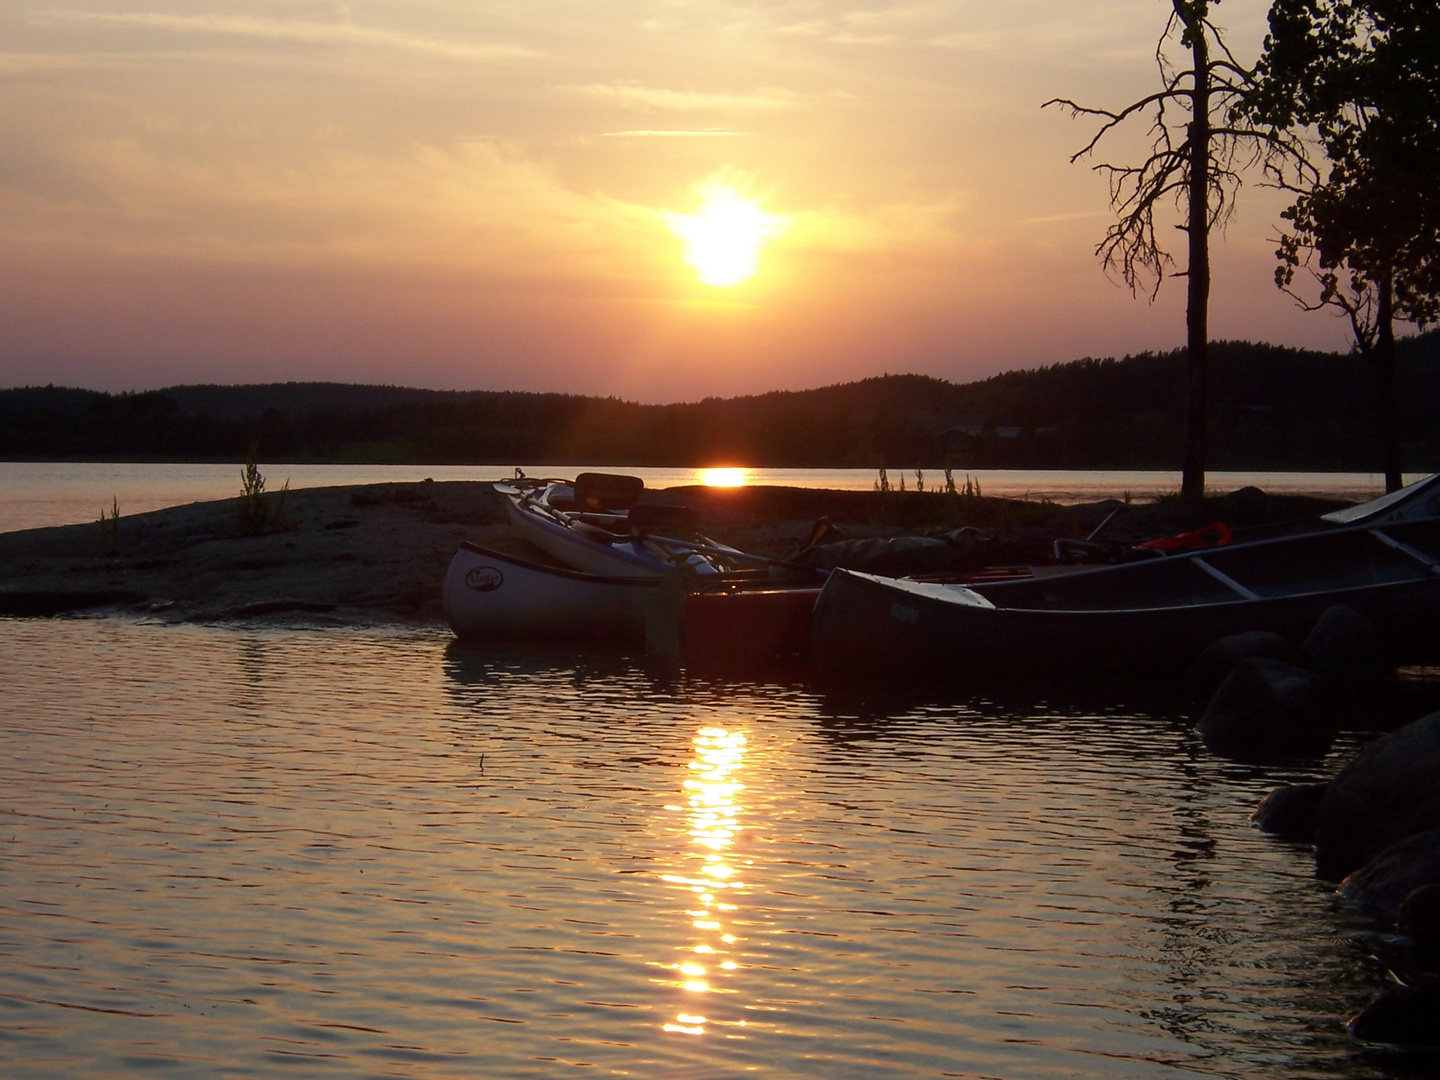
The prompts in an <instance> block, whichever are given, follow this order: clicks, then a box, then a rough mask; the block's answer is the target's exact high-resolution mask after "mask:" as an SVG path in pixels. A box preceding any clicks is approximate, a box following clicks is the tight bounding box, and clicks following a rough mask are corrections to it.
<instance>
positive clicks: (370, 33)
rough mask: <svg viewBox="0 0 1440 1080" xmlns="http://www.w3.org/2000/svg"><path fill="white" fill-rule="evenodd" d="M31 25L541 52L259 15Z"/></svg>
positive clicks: (66, 16)
mask: <svg viewBox="0 0 1440 1080" xmlns="http://www.w3.org/2000/svg"><path fill="white" fill-rule="evenodd" d="M31 22H32V23H37V24H41V25H44V24H52V25H53V24H61V25H72V26H74V25H81V24H88V25H101V26H118V27H135V28H140V29H147V30H163V31H166V32H169V33H177V34H224V35H228V36H231V37H248V38H259V39H262V40H266V41H294V42H300V43H302V44H307V45H365V46H372V47H380V48H389V49H400V50H405V51H408V52H421V53H429V54H431V55H437V56H448V57H452V58H454V59H458V60H481V61H495V60H520V59H530V58H533V57H536V56H538V55H539V54H538V53H536V52H534V51H533V50H531V49H526V48H523V47H521V46H519V45H498V44H479V43H472V42H463V41H442V40H439V39H437V38H428V37H421V36H419V35H417V34H406V33H401V32H398V31H394V30H383V29H380V28H377V27H372V26H358V25H356V24H354V23H322V22H305V21H300V20H280V19H256V18H249V17H246V16H237V15H166V14H163V13H160V12H113V13H105V12H87V11H46V12H37V13H36V14H35V15H34V16H32V17H31Z"/></svg>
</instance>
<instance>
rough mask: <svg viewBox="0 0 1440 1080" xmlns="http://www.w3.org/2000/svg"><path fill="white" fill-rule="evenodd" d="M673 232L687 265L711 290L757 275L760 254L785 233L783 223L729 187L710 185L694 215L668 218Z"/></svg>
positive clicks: (738, 282) (716, 181) (716, 182)
mask: <svg viewBox="0 0 1440 1080" xmlns="http://www.w3.org/2000/svg"><path fill="white" fill-rule="evenodd" d="M669 221H670V229H671V231H672V232H674V233H675V235H676V236H678V237H680V239H681V240H683V241H684V242H685V262H686V264H687V265H689V266H692V267H694V268H695V272H696V274H697V276H698V277H699V278H700V281H701V282H702V283H704V284H706V285H715V286H718V287H720V288H728V287H730V286H732V285H739V284H740V283H741V282H742V281H748V280H749V279H750V278H752V277H754V276H755V271H756V270H757V269H759V265H760V249H761V248H762V247H763V246H764V244H765V241H766V240H768V239H769V238H770V237H772V236H774V235H775V234H776V233H778V232H779V231H780V227H781V224H782V220H781V219H780V218H777V217H773V216H771V215H770V214H767V213H765V211H763V210H762V209H760V206H759V204H758V203H756V202H755V201H754V200H753V199H749V198H747V197H746V196H744V195H743V194H741V193H740V192H738V191H736V190H735V189H734V188H733V187H731V186H730V185H729V184H726V183H724V182H722V181H719V180H711V181H709V182H708V183H706V184H705V186H704V187H703V188H701V189H700V209H699V211H698V212H697V213H695V214H671V215H669Z"/></svg>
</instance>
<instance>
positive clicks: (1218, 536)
mask: <svg viewBox="0 0 1440 1080" xmlns="http://www.w3.org/2000/svg"><path fill="white" fill-rule="evenodd" d="M1234 539H1235V537H1234V536H1233V535H1232V534H1231V532H1230V528H1229V526H1227V525H1226V524H1225V523H1224V522H1223V521H1212V522H1211V523H1210V524H1209V525H1206V526H1205V527H1204V528H1203V529H1194V530H1192V531H1191V532H1183V533H1177V534H1176V535H1174V536H1167V537H1164V538H1163V539H1160V540H1146V541H1145V542H1144V543H1143V544H1136V545H1135V546H1136V547H1142V548H1149V549H1150V550H1151V551H1165V552H1171V551H1191V550H1193V549H1195V548H1212V547H1224V546H1225V545H1226V544H1228V543H1230V541H1232V540H1234Z"/></svg>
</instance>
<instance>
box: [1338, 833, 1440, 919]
mask: <svg viewBox="0 0 1440 1080" xmlns="http://www.w3.org/2000/svg"><path fill="white" fill-rule="evenodd" d="M1436 884H1440V832H1436V831H1431V832H1423V833H1416V834H1415V835H1414V836H1407V837H1406V838H1405V839H1404V840H1397V841H1396V842H1395V843H1393V844H1391V845H1390V846H1389V847H1387V848H1386V849H1385V850H1384V851H1382V852H1381V853H1380V854H1379V855H1376V856H1375V858H1373V859H1371V860H1370V861H1369V862H1368V863H1366V864H1365V865H1364V866H1362V867H1361V868H1360V869H1359V870H1356V871H1355V872H1354V873H1353V874H1351V875H1349V876H1348V877H1347V878H1346V879H1345V880H1344V881H1342V882H1341V883H1340V895H1341V896H1343V897H1344V898H1345V899H1346V900H1349V901H1350V902H1351V903H1352V904H1358V905H1359V906H1360V907H1362V908H1364V909H1365V910H1366V911H1368V912H1370V913H1371V914H1372V915H1379V916H1381V917H1383V918H1386V919H1389V920H1391V921H1395V920H1398V919H1399V917H1400V905H1401V904H1403V903H1404V902H1405V900H1406V898H1407V897H1409V895H1410V894H1411V893H1413V892H1414V891H1415V890H1416V889H1419V888H1421V887H1422V886H1425V885H1436Z"/></svg>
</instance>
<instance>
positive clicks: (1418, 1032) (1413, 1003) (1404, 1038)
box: [1346, 980, 1440, 1046]
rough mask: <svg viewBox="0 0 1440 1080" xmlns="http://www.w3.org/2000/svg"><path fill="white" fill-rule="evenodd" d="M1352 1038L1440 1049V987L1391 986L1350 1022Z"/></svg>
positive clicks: (1430, 984) (1428, 982)
mask: <svg viewBox="0 0 1440 1080" xmlns="http://www.w3.org/2000/svg"><path fill="white" fill-rule="evenodd" d="M1346 1027H1348V1028H1349V1029H1350V1034H1351V1035H1353V1036H1355V1038H1357V1039H1364V1040H1366V1041H1367V1042H1383V1043H1395V1044H1397V1045H1400V1046H1440V986H1437V985H1436V984H1435V983H1434V982H1433V981H1428V980H1427V981H1426V982H1423V983H1416V984H1414V985H1411V986H1392V987H1389V988H1387V989H1386V990H1385V992H1384V993H1382V994H1381V995H1380V996H1379V997H1378V998H1376V999H1375V1000H1374V1001H1372V1002H1371V1003H1370V1004H1369V1005H1366V1006H1365V1008H1363V1009H1361V1010H1360V1011H1359V1012H1358V1013H1356V1014H1355V1015H1354V1016H1352V1017H1351V1018H1350V1022H1349V1023H1348V1024H1347V1025H1346Z"/></svg>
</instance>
